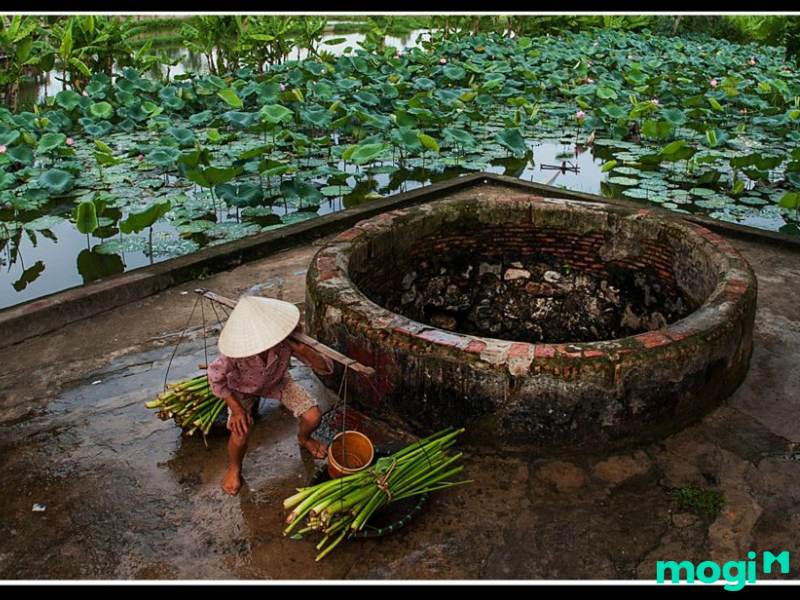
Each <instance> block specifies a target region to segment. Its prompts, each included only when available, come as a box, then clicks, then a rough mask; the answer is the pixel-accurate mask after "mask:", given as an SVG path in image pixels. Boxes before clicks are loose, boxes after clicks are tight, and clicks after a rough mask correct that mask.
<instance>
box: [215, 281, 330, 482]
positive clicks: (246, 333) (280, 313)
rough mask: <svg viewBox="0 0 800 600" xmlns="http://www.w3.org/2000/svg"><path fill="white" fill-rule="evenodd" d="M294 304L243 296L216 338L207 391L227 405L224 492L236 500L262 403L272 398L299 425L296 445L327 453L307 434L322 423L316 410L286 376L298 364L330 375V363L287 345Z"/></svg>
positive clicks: (297, 346)
mask: <svg viewBox="0 0 800 600" xmlns="http://www.w3.org/2000/svg"><path fill="white" fill-rule="evenodd" d="M299 321H300V311H299V310H298V308H297V307H296V306H295V305H294V304H290V303H289V302H283V301H281V300H275V299H273V298H259V297H256V296H245V297H244V298H242V299H241V300H240V301H239V302H238V303H237V305H236V308H234V310H233V312H231V314H230V317H228V321H227V323H226V324H225V327H224V328H223V330H222V333H221V334H220V336H219V350H220V353H221V354H220V356H219V357H218V358H217V359H216V360H215V361H214V362H212V363H211V364H210V365H208V381H209V383H210V385H211V390H212V391H213V392H214V394H216V395H217V396H218V397H220V398H222V399H223V400H224V401H225V403H226V404H227V405H228V429H229V430H230V432H231V437H230V439H229V441H228V470H227V471H226V473H225V477H224V478H223V479H222V489H224V490H225V491H226V492H227V493H228V494H231V495H236V494H237V493H238V492H239V488H240V487H241V485H242V477H241V473H242V462H243V461H244V456H245V453H246V452H247V438H248V435H249V433H250V426H251V425H252V424H253V412H254V409H256V408H257V406H258V400H259V398H261V397H264V398H275V399H276V400H280V401H281V403H282V404H283V405H284V406H285V407H286V408H288V409H289V410H290V411H292V414H293V415H294V416H295V417H296V418H298V419H299V420H300V423H299V431H298V434H297V438H298V441H299V442H300V444H301V445H302V446H303V447H304V448H306V449H307V450H308V451H309V452H310V453H311V454H312V455H313V456H314V457H315V458H322V457H324V456H325V452H326V448H325V446H324V445H323V444H322V443H320V442H319V441H317V440H315V439H313V438H312V437H311V434H312V433H313V432H314V431H315V430H316V429H317V427H318V426H319V423H320V419H321V418H322V414H321V413H320V410H319V405H318V403H317V401H316V399H314V398H313V397H312V396H311V395H310V394H309V393H308V392H307V391H306V390H305V389H304V388H303V387H302V386H300V385H299V384H297V383H296V382H295V381H294V380H293V379H292V377H291V375H290V374H289V359H290V358H291V356H292V355H295V356H297V357H298V358H300V359H301V360H302V361H303V362H304V363H306V364H308V365H309V366H310V367H311V368H312V369H314V371H315V372H317V373H318V374H320V375H327V374H330V373H331V372H333V363H332V362H331V361H330V360H329V359H328V358H326V357H324V356H322V355H320V354H318V353H316V352H314V351H313V350H312V349H311V348H309V347H307V346H304V345H302V344H299V343H297V342H294V341H292V340H289V339H287V337H288V336H289V334H290V333H292V331H294V330H295V329H296V328H297V327H298V323H299Z"/></svg>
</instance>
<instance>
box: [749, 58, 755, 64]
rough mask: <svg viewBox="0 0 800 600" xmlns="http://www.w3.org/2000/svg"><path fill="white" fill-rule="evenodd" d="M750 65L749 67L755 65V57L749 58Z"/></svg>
mask: <svg viewBox="0 0 800 600" xmlns="http://www.w3.org/2000/svg"><path fill="white" fill-rule="evenodd" d="M750 64H751V65H754V64H756V57H755V56H751V57H750Z"/></svg>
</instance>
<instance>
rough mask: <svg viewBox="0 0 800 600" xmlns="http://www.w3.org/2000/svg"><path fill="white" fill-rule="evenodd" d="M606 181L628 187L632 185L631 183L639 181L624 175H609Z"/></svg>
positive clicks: (634, 183)
mask: <svg viewBox="0 0 800 600" xmlns="http://www.w3.org/2000/svg"><path fill="white" fill-rule="evenodd" d="M608 183H613V184H615V185H622V186H626V187H629V186H632V185H637V184H638V183H639V180H638V179H634V178H632V177H624V176H621V175H620V176H615V177H609V178H608Z"/></svg>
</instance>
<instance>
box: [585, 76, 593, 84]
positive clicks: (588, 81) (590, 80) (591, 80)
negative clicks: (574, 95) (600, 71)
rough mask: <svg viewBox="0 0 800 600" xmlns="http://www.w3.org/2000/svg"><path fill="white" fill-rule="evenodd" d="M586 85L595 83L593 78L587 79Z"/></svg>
mask: <svg viewBox="0 0 800 600" xmlns="http://www.w3.org/2000/svg"><path fill="white" fill-rule="evenodd" d="M586 83H594V79H592V78H591V77H587V78H586Z"/></svg>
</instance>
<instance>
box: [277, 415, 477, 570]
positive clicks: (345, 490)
mask: <svg viewBox="0 0 800 600" xmlns="http://www.w3.org/2000/svg"><path fill="white" fill-rule="evenodd" d="M463 431H464V429H453V428H452V427H451V428H448V429H444V430H442V431H440V432H438V433H435V434H433V435H432V436H430V437H427V438H425V439H422V440H420V441H418V442H415V443H413V444H411V445H409V446H406V447H405V448H403V449H402V450H400V451H398V452H396V453H395V454H392V455H391V456H388V457H385V458H381V459H378V461H377V462H376V463H375V465H374V466H373V467H371V468H369V469H366V470H364V471H360V472H358V473H355V474H352V475H347V476H345V477H340V478H338V479H331V480H330V481H325V482H323V483H320V484H317V485H313V486H310V487H305V488H297V493H296V494H294V495H293V496H291V497H289V498H287V499H286V500H284V502H283V506H284V508H286V509H292V511H291V513H289V516H288V517H287V518H286V523H287V527H286V529H284V535H289V534H291V533H292V532H293V531H295V530H297V532H296V533H295V534H294V536H293V537H297V536H298V534H299V536H300V537H302V535H303V534H305V533H310V532H320V533H322V535H323V538H322V540H321V541H320V542H319V544H317V550H319V551H320V552H319V554H318V555H317V558H316V560H318V561H319V560H321V559H323V558H324V557H325V556H326V555H327V554H328V553H329V552H330V551H331V550H333V549H334V548H335V547H336V546H337V545H338V544H339V542H341V541H342V540H343V539H344V538H345V537H348V536H350V535H353V534H354V533H356V532H357V531H360V530H361V529H363V528H364V526H365V525H366V524H367V521H369V518H370V517H371V516H372V515H373V514H375V512H376V511H378V510H379V509H380V508H382V507H384V506H386V505H387V504H389V503H391V502H397V501H398V500H402V499H404V498H409V497H411V496H416V495H419V494H425V493H428V492H433V491H436V490H443V489H446V488H449V487H453V486H456V485H463V484H465V483H471V481H451V480H450V479H451V478H452V477H453V476H455V475H456V474H458V473H460V472H461V471H462V470H463V468H464V467H462V466H456V465H455V464H454V463H455V462H456V461H457V460H458V459H460V458H461V456H462V453H460V452H459V453H457V454H449V453H448V452H447V450H448V449H449V448H450V447H451V446H452V445H453V444H455V442H456V437H457V436H458V435H459V434H460V433H462V432H463ZM301 525H302V527H301Z"/></svg>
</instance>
